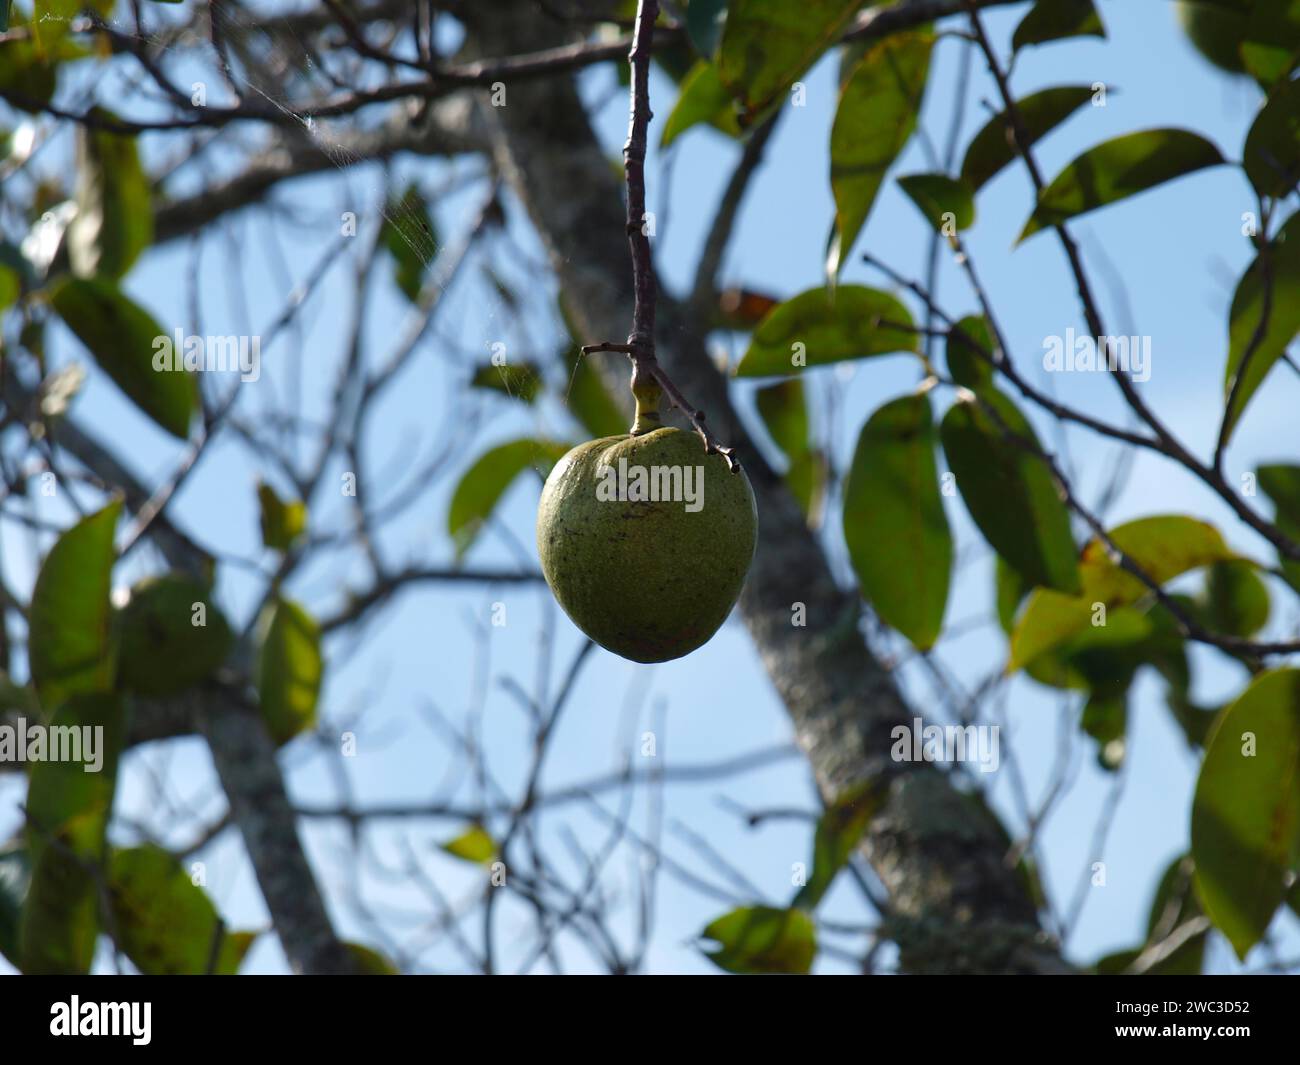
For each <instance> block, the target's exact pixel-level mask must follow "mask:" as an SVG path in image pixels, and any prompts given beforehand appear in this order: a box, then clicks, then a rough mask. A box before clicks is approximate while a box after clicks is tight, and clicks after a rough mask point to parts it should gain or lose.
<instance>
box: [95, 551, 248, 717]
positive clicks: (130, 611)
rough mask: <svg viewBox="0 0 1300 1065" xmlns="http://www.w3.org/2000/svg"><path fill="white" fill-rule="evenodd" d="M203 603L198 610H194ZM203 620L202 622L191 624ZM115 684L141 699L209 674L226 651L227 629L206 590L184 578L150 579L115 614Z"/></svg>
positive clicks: (185, 685) (178, 688) (169, 691)
mask: <svg viewBox="0 0 1300 1065" xmlns="http://www.w3.org/2000/svg"><path fill="white" fill-rule="evenodd" d="M200 603H201V604H203V611H202V612H199V611H197V610H196V609H195V608H196V607H197V606H198V605H199V604H200ZM200 619H202V620H203V621H204V624H202V625H199V624H196V623H195V622H196V621H197V620H200ZM116 624H117V629H118V639H119V642H118V658H117V679H118V685H119V686H120V687H122V688H124V689H126V690H128V691H133V692H136V693H138V694H140V695H146V696H150V695H151V696H160V695H172V694H174V693H176V692H179V691H183V690H184V689H186V688H188V687H190V686H191V685H194V684H197V683H198V682H199V681H201V680H203V679H204V678H206V677H208V676H210V675H211V674H212V672H213V671H214V670H215V669H216V668H217V667H218V666H219V665H221V663H222V662H223V661H225V658H226V655H227V654H229V653H230V647H231V644H232V643H233V637H232V635H231V632H230V626H229V625H228V624H226V619H225V618H224V617H223V616H222V614H221V611H220V610H218V609H217V608H216V607H215V606H214V605H213V603H212V601H211V593H210V591H209V590H208V589H207V588H205V587H203V585H201V584H198V583H197V582H195V581H191V580H189V579H187V578H185V577H178V576H173V575H170V574H169V575H167V576H164V577H151V578H149V579H147V580H144V581H141V582H140V583H139V584H137V585H136V586H135V587H134V588H132V589H131V600H130V602H128V603H127V605H126V606H125V607H123V608H122V609H121V610H120V611H118V614H117V619H116Z"/></svg>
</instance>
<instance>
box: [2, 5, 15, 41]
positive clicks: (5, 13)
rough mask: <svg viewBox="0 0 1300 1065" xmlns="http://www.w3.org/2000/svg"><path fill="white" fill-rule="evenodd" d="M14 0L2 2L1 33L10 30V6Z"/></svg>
mask: <svg viewBox="0 0 1300 1065" xmlns="http://www.w3.org/2000/svg"><path fill="white" fill-rule="evenodd" d="M12 2H13V0H0V33H4V32H6V31H7V30H8V29H9V6H10V4H11V3H12Z"/></svg>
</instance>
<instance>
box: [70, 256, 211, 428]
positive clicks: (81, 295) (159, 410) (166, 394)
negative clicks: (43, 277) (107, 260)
mask: <svg viewBox="0 0 1300 1065" xmlns="http://www.w3.org/2000/svg"><path fill="white" fill-rule="evenodd" d="M50 302H51V304H52V305H53V306H54V309H55V311H57V312H58V315H59V317H60V318H62V319H63V321H64V323H65V324H66V325H67V327H68V328H69V329H71V330H72V332H73V333H75V334H76V336H77V339H78V340H80V341H81V342H82V343H83V344H84V345H86V348H87V349H88V350H89V351H90V353H91V355H93V356H94V357H95V361H96V362H97V363H99V365H100V366H101V367H102V368H103V369H104V371H105V372H106V373H107V374H108V376H109V377H111V378H112V379H113V381H114V382H115V383H116V384H117V387H118V388H120V389H121V390H122V391H123V392H125V393H126V395H127V397H128V398H129V399H130V400H131V401H132V402H133V403H134V404H135V405H136V406H137V407H139V408H140V409H141V410H142V411H144V413H145V414H147V415H149V417H150V418H152V419H153V420H154V421H155V422H156V423H157V424H158V425H160V426H161V427H162V428H163V429H166V430H167V432H169V433H171V434H172V435H173V436H176V437H179V438H180V439H182V440H184V439H185V438H186V437H187V436H188V435H189V428H190V417H191V416H192V414H193V412H194V409H195V407H196V406H197V401H198V396H197V390H196V388H195V384H194V378H193V376H192V375H191V374H190V373H189V372H188V371H186V370H185V369H184V366H183V364H182V363H181V353H180V352H173V353H172V354H173V356H174V357H175V360H176V361H175V363H174V364H173V365H172V366H164V369H161V370H156V369H154V363H155V360H156V358H157V356H158V355H160V354H165V351H164V349H161V348H159V347H158V346H157V345H156V344H155V343H154V341H155V340H156V339H157V338H163V339H168V338H167V336H166V334H164V333H163V330H162V328H161V327H160V326H159V325H158V323H157V322H156V321H154V319H153V318H152V317H151V316H150V314H149V313H148V312H147V311H146V310H144V309H143V308H142V307H140V306H139V305H138V304H136V303H134V302H132V301H131V300H130V299H128V298H127V297H126V296H125V295H123V294H122V292H120V291H119V290H118V288H117V286H116V285H115V284H114V283H113V282H112V281H110V280H107V279H105V278H70V279H68V280H67V281H64V282H63V283H62V284H60V285H59V286H58V287H57V288H56V289H55V290H54V291H53V293H52V294H51V295H50Z"/></svg>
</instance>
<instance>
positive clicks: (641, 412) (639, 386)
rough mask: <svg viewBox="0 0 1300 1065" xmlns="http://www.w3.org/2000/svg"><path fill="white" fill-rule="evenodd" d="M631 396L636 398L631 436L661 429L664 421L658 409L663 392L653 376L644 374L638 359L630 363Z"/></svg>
mask: <svg viewBox="0 0 1300 1065" xmlns="http://www.w3.org/2000/svg"><path fill="white" fill-rule="evenodd" d="M632 395H633V396H634V397H636V420H635V421H634V422H633V423H632V435H633V436H642V435H644V434H645V433H652V432H654V431H655V430H656V429H662V428H663V425H664V419H663V414H662V413H661V412H660V409H659V407H660V404H661V403H662V402H663V398H664V390H663V388H662V387H661V386H660V384H659V382H658V381H656V380H655V378H654V376H653V375H652V374H650V373H647V372H646V367H645V365H644V363H643V362H642V361H641V360H640V359H634V360H633V362H632Z"/></svg>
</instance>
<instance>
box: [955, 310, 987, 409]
mask: <svg viewBox="0 0 1300 1065" xmlns="http://www.w3.org/2000/svg"><path fill="white" fill-rule="evenodd" d="M996 350H997V344H996V342H995V341H994V339H993V330H991V329H990V328H989V323H988V321H987V320H986V319H985V318H984V317H983V316H982V315H978V314H971V315H967V316H966V317H965V318H963V319H962V320H961V321H960V322H958V323H957V324H956V325H955V326H953V327H952V328H951V329H949V330H948V337H947V340H946V341H945V344H944V356H945V358H946V359H947V361H948V374H949V376H950V377H952V379H953V380H954V381H956V382H957V383H958V384H959V385H963V386H965V387H966V388H969V389H970V390H971V391H972V392H975V393H983V392H985V391H986V390H988V389H990V388H992V387H993V367H992V366H991V365H990V364H989V361H988V360H989V359H990V358H992V357H993V356H994V353H995V351H996Z"/></svg>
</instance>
